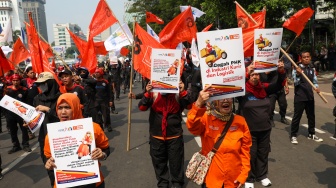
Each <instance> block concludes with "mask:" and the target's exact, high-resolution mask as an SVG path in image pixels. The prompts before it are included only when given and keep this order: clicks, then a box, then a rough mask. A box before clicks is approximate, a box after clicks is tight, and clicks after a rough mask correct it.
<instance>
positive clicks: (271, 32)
mask: <svg viewBox="0 0 336 188" xmlns="http://www.w3.org/2000/svg"><path fill="white" fill-rule="evenodd" d="M282 33H283V29H282V28H275V29H255V30H254V71H255V72H256V73H260V72H268V71H273V70H276V69H277V66H278V61H279V54H280V48H281V40H282Z"/></svg>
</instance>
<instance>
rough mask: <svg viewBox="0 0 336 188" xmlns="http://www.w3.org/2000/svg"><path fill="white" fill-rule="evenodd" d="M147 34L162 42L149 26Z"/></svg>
mask: <svg viewBox="0 0 336 188" xmlns="http://www.w3.org/2000/svg"><path fill="white" fill-rule="evenodd" d="M147 33H149V34H150V35H151V36H152V37H153V38H155V39H156V40H157V41H158V42H160V38H159V36H158V35H157V34H156V33H155V31H154V30H153V29H152V28H151V27H150V26H149V25H148V24H147Z"/></svg>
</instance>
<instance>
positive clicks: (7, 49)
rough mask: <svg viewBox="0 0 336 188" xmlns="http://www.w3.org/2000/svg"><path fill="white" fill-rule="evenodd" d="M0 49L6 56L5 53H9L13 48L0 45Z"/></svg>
mask: <svg viewBox="0 0 336 188" xmlns="http://www.w3.org/2000/svg"><path fill="white" fill-rule="evenodd" d="M1 49H2V51H3V53H4V54H5V56H7V54H9V53H10V52H12V51H13V49H12V48H10V47H9V46H1Z"/></svg>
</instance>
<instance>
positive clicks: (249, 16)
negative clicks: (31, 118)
mask: <svg viewBox="0 0 336 188" xmlns="http://www.w3.org/2000/svg"><path fill="white" fill-rule="evenodd" d="M234 3H235V4H236V5H237V6H238V7H239V8H241V9H242V11H243V12H244V13H245V14H246V15H247V17H248V18H250V20H252V21H253V23H254V24H255V25H257V24H258V23H257V21H255V20H254V19H253V18H252V16H251V15H250V14H249V13H248V12H247V11H246V10H245V9H244V8H243V7H242V6H241V5H240V4H239V3H238V2H237V1H234Z"/></svg>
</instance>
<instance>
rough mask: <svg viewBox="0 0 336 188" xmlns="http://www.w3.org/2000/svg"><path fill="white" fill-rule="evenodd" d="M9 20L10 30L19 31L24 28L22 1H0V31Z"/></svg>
mask: <svg viewBox="0 0 336 188" xmlns="http://www.w3.org/2000/svg"><path fill="white" fill-rule="evenodd" d="M9 19H11V20H12V23H11V26H12V30H13V31H15V30H19V31H20V30H21V27H24V22H23V21H24V16H23V9H22V0H0V25H1V27H2V29H4V27H5V26H6V25H7V22H8V20H9Z"/></svg>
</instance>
